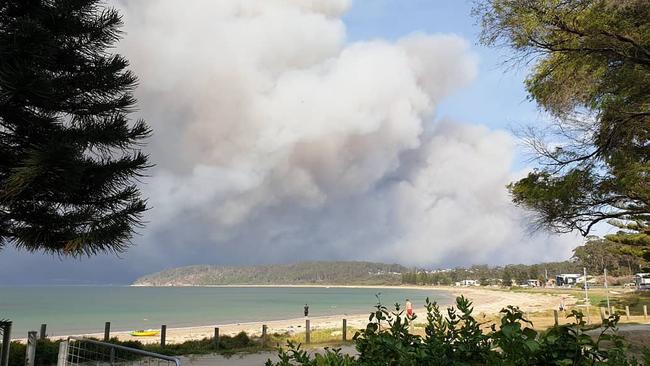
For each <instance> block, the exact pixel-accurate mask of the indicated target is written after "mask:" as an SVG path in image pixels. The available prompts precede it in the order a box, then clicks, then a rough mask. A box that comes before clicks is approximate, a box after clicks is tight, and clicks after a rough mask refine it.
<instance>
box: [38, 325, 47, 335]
mask: <svg viewBox="0 0 650 366" xmlns="http://www.w3.org/2000/svg"><path fill="white" fill-rule="evenodd" d="M46 329H47V324H41V334H39V336H40V338H41V339H45V337H47V334H46V333H45V331H46Z"/></svg>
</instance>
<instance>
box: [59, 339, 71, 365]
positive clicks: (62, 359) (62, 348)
mask: <svg viewBox="0 0 650 366" xmlns="http://www.w3.org/2000/svg"><path fill="white" fill-rule="evenodd" d="M67 361H68V341H63V342H61V343H59V357H57V359H56V366H66V365H65V364H66V362H67Z"/></svg>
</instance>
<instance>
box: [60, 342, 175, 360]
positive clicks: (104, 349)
mask: <svg viewBox="0 0 650 366" xmlns="http://www.w3.org/2000/svg"><path fill="white" fill-rule="evenodd" d="M180 364H181V363H180V361H179V359H178V358H176V357H170V356H165V355H161V354H157V353H153V352H147V351H143V350H140V349H136V348H129V347H124V346H120V345H116V344H112V343H106V342H100V341H96V340H93V339H87V338H79V337H69V338H68V341H67V342H61V346H60V348H59V360H58V363H57V365H58V366H82V365H83V366H91V365H92V366H113V365H117V366H180Z"/></svg>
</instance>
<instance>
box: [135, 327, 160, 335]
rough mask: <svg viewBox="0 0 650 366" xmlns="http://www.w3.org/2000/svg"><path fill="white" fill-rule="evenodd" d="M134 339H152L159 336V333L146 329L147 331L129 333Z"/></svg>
mask: <svg viewBox="0 0 650 366" xmlns="http://www.w3.org/2000/svg"><path fill="white" fill-rule="evenodd" d="M130 334H131V335H132V336H134V337H153V336H155V335H158V334H160V331H159V330H157V329H147V330H143V329H140V330H134V331H133V332H131V333H130Z"/></svg>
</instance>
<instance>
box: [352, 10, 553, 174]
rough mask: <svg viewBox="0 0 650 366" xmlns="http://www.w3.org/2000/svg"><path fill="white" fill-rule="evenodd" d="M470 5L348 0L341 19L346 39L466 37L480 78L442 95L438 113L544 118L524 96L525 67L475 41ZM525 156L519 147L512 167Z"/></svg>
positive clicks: (477, 118) (507, 125)
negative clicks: (418, 35)
mask: <svg viewBox="0 0 650 366" xmlns="http://www.w3.org/2000/svg"><path fill="white" fill-rule="evenodd" d="M471 10H472V1H463V0H453V1H452V0H410V1H399V0H361V1H354V2H353V3H352V7H351V8H350V10H349V11H348V12H347V14H346V15H345V16H344V18H343V19H344V22H345V25H346V27H347V31H348V40H349V41H350V42H354V41H362V40H372V39H376V38H382V39H388V40H395V39H399V38H400V37H403V36H406V35H408V34H411V33H415V32H424V33H452V34H456V35H459V36H462V37H463V38H464V39H466V40H467V41H468V42H469V44H470V46H471V49H472V51H473V52H475V54H476V55H477V56H478V60H479V73H478V77H477V78H476V80H475V81H474V82H472V83H471V84H470V85H469V86H466V87H465V88H463V89H462V90H460V91H458V92H456V93H455V94H453V95H452V96H450V97H447V98H445V99H444V100H442V102H441V104H440V105H439V107H438V117H449V118H452V119H454V120H458V121H460V122H466V123H475V124H483V125H486V126H489V127H490V128H493V129H505V130H508V131H510V130H512V129H513V128H514V129H516V127H517V126H519V125H527V124H533V123H541V122H543V117H542V114H541V113H540V112H539V110H538V109H537V107H536V105H535V103H534V102H531V101H529V100H527V98H526V97H527V93H526V90H525V87H524V79H525V77H526V73H527V71H528V70H527V69H526V68H525V67H523V66H517V67H508V66H506V65H504V61H505V60H507V59H508V57H509V50H508V49H505V48H493V47H492V48H488V47H485V46H482V45H480V44H479V34H480V26H479V25H478V24H477V20H476V19H475V18H474V17H473V16H471ZM526 159H527V158H526V156H525V155H524V154H523V151H521V150H520V151H519V155H518V156H517V159H516V162H515V164H514V165H513V169H515V170H519V169H522V168H524V167H525V166H526V165H528V164H529V163H528V162H527V160H526Z"/></svg>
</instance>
